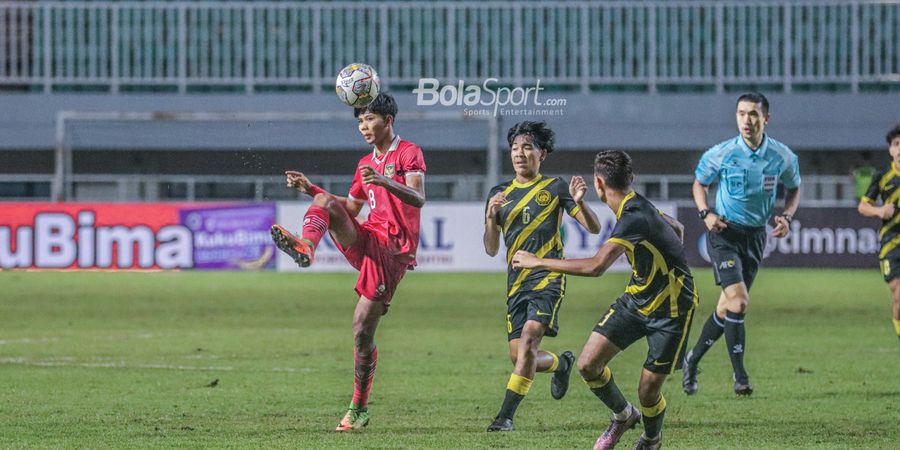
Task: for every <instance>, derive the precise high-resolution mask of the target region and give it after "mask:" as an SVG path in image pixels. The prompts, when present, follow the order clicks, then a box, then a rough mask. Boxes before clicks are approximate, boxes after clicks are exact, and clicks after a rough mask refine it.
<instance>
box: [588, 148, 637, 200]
mask: <svg viewBox="0 0 900 450" xmlns="http://www.w3.org/2000/svg"><path fill="white" fill-rule="evenodd" d="M594 175H597V176H599V177H600V178H603V182H605V183H606V185H607V186H609V187H611V188H613V189H615V190H617V191H622V192H624V191H627V190H628V189H629V188H630V187H631V182H632V181H634V172H633V171H632V170H631V157H630V156H628V153H625V152H623V151H621V150H604V151H602V152H600V153H597V156H596V157H594Z"/></svg>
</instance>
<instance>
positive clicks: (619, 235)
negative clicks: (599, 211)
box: [608, 192, 699, 317]
mask: <svg viewBox="0 0 900 450" xmlns="http://www.w3.org/2000/svg"><path fill="white" fill-rule="evenodd" d="M608 242H612V243H614V244H618V245H621V246H623V247H625V254H626V256H627V257H628V262H629V263H631V267H632V274H631V280H630V281H629V282H628V286H626V287H625V294H624V295H623V297H622V298H623V299H625V300H627V301H631V302H632V303H633V304H634V306H635V309H636V310H637V311H638V312H639V313H641V314H643V315H645V316H653V317H678V316H679V315H681V314H685V313H687V312H688V310H690V308H691V306H692V305H695V304H696V303H697V302H698V301H699V298H698V296H697V292H696V291H695V289H694V280H693V277H692V276H691V269H690V268H689V267H688V265H687V261H686V260H685V257H684V246H683V245H682V244H681V240H680V239H679V238H678V235H677V234H675V230H673V229H672V227H671V226H670V225H669V223H668V222H666V220H665V219H663V217H662V212H660V211H659V210H658V209H657V208H656V206H654V205H653V203H650V201H649V200H647V199H646V198H644V197H643V196H641V195H638V194H637V193H635V192H630V193H629V194H628V195H627V196H625V199H624V200H623V201H622V204H621V205H619V210H618V211H616V226H615V228H613V231H612V235H611V237H610V238H609V241H608Z"/></svg>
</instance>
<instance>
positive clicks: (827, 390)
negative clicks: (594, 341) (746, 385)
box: [0, 269, 900, 449]
mask: <svg viewBox="0 0 900 450" xmlns="http://www.w3.org/2000/svg"><path fill="white" fill-rule="evenodd" d="M696 278H697V280H698V284H699V286H700V288H701V306H700V310H699V311H698V313H697V315H696V319H695V321H694V328H693V331H692V334H691V338H690V339H691V343H692V344H693V343H694V341H695V340H696V337H697V335H698V334H699V330H700V327H701V326H702V323H703V321H704V320H705V319H706V317H707V316H708V314H709V312H710V311H711V309H712V307H713V305H714V304H715V299H716V298H717V295H718V293H717V289H716V287H715V286H714V285H713V283H712V275H711V273H710V272H709V271H708V270H699V271H697V272H696ZM354 280H355V276H354V275H352V274H334V275H332V274H328V275H326V274H275V273H47V272H45V273H25V272H12V273H11V272H5V273H0V286H2V289H0V447H2V448H22V447H42V448H43V447H55V448H148V447H151V448H152V447H158V448H172V447H179V448H201V447H202V448H206V447H230V448H272V447H274V448H410V449H418V448H454V449H456V448H590V446H591V445H592V444H593V442H594V440H595V439H596V437H597V435H598V433H599V432H600V431H602V429H603V428H605V426H606V424H607V420H608V413H607V411H606V410H605V409H604V408H603V407H602V404H601V403H600V402H599V401H598V400H597V399H596V398H595V397H594V396H593V395H592V394H591V393H590V391H588V389H587V388H586V387H585V386H584V384H583V383H581V382H580V381H579V380H578V379H577V375H576V376H574V377H573V380H572V381H573V383H572V388H571V389H570V391H569V395H568V396H567V397H566V398H565V399H563V400H562V401H555V400H553V399H552V398H551V397H550V393H549V376H548V375H546V374H539V375H538V377H537V379H536V380H535V384H534V387H533V388H532V391H531V394H530V395H529V396H528V397H527V398H526V399H525V401H524V402H523V403H522V406H521V407H520V409H519V414H518V416H517V418H516V427H517V431H515V432H513V433H505V434H490V435H489V434H486V433H485V432H484V428H485V427H486V426H487V425H488V423H489V422H490V419H491V418H492V417H493V415H494V414H495V413H496V411H497V409H498V408H499V406H500V402H501V400H502V397H503V393H504V389H505V386H506V381H507V379H508V377H509V371H510V368H511V367H510V363H509V360H508V358H507V356H506V335H505V327H506V323H505V312H506V310H505V302H504V296H503V292H504V289H503V287H504V282H505V277H504V275H502V274H489V275H485V274H424V273H410V274H409V275H408V276H407V278H406V279H405V280H404V282H403V284H402V285H401V286H400V289H399V290H398V294H397V296H396V297H395V299H394V303H393V306H392V307H391V312H390V314H388V315H387V316H386V317H385V319H384V320H383V321H382V324H381V327H380V329H379V332H378V335H377V339H376V341H377V343H378V345H379V353H380V359H379V361H378V371H377V374H376V376H375V385H374V389H373V394H372V402H371V406H370V411H371V412H372V415H373V418H372V422H371V424H370V425H369V427H368V429H366V430H365V431H364V432H362V433H354V434H336V433H334V432H332V431H331V430H332V429H333V428H334V426H335V425H336V424H337V422H338V420H339V419H340V417H341V415H342V413H343V412H344V411H345V409H346V406H347V404H348V403H349V400H350V396H351V394H352V376H353V375H352V373H353V371H352V364H353V354H352V338H351V335H350V320H351V314H352V311H353V308H354V306H355V300H356V299H355V298H354V294H353V292H352V285H353V282H354ZM625 282H626V275H625V274H610V275H608V276H605V277H603V278H601V279H576V278H574V277H573V278H571V279H570V283H569V291H568V295H567V298H566V300H565V303H564V304H563V307H562V312H561V330H560V336H559V337H558V338H555V339H547V340H545V345H544V348H547V349H549V350H565V349H572V350H575V351H576V353H577V352H579V351H580V350H581V346H582V345H583V343H584V341H585V340H586V338H587V337H588V335H589V333H590V330H591V328H592V326H593V324H594V323H595V321H596V320H597V319H598V318H599V317H600V315H602V313H604V312H605V311H606V307H607V305H609V303H611V302H612V301H613V300H614V299H615V298H616V297H617V295H618V294H619V293H620V292H621V291H622V289H623V286H624V284H625ZM748 337H749V339H748V353H747V355H748V363H747V365H748V368H749V371H750V374H751V376H752V381H753V383H754V385H755V387H756V393H754V395H753V397H752V398H749V399H738V398H736V397H735V396H734V395H733V393H732V392H731V379H730V376H731V374H730V365H729V363H728V359H727V356H726V354H725V350H724V343H718V344H716V347H714V348H713V349H712V350H711V352H710V354H709V355H708V356H707V357H706V359H705V360H704V363H703V365H702V369H703V373H702V374H701V375H700V392H699V393H698V394H697V395H696V396H694V397H691V398H688V397H686V396H685V395H684V394H683V393H682V392H681V379H680V372H679V373H678V374H676V376H673V378H672V379H670V381H669V383H667V385H666V387H665V395H666V397H667V399H668V404H669V408H668V410H667V415H666V425H665V429H664V435H663V436H664V447H665V448H683V449H700V448H721V449H737V448H773V449H785V448H790V449H799V448H853V449H858V448H885V449H887V448H897V445H898V442H900V426H898V424H900V407H898V406H897V405H898V404H900V383H898V379H900V378H898V376H900V342H898V339H897V337H896V336H895V335H894V332H893V329H892V327H891V322H890V300H889V294H888V291H887V288H886V286H885V285H884V283H883V282H882V281H881V279H880V277H879V275H878V272H877V271H875V270H869V271H855V270H840V271H836V270H778V269H764V270H763V271H762V273H761V274H760V277H759V278H758V282H757V285H756V286H755V287H754V291H753V294H752V299H751V305H750V314H749V316H748ZM645 351H646V345H645V344H643V343H639V344H636V345H635V346H633V347H631V348H629V349H628V350H627V351H626V352H625V353H623V354H622V355H620V356H619V357H618V358H617V359H616V360H615V361H614V362H613V363H612V364H611V367H612V369H613V371H614V373H615V374H616V379H617V381H618V384H619V386H620V387H622V389H623V391H625V393H626V397H627V398H628V399H629V400H630V401H632V402H634V401H636V397H637V395H636V389H637V378H638V374H639V371H640V364H641V362H642V361H643V358H644V352H645ZM214 380H218V382H217V383H213V382H214ZM213 384H215V385H214V386H213ZM638 434H639V431H637V430H635V431H630V432H629V433H628V434H626V435H625V438H624V439H623V442H622V443H620V447H622V448H631V444H632V443H633V442H634V441H635V440H636V439H637V437H638Z"/></svg>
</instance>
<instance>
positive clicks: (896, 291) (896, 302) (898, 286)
mask: <svg viewBox="0 0 900 450" xmlns="http://www.w3.org/2000/svg"><path fill="white" fill-rule="evenodd" d="M888 286H890V288H891V300H892V304H891V307H892V308H891V309H892V312H893V313H894V315H893V318H894V331H896V332H897V337H898V338H900V278H894V279H893V280H891V281H890V283H888Z"/></svg>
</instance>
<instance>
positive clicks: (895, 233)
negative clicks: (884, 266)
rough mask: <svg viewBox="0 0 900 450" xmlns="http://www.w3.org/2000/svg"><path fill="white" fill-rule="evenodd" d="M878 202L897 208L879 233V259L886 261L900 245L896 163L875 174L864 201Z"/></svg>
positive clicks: (899, 185)
mask: <svg viewBox="0 0 900 450" xmlns="http://www.w3.org/2000/svg"><path fill="white" fill-rule="evenodd" d="M878 200H881V203H882V204H883V205H886V204H888V203H890V204H893V205H894V206H896V207H897V208H896V209H895V210H894V216H893V217H891V218H890V219H888V220H883V221H882V223H881V229H880V230H879V231H878V236H879V237H880V238H881V251H880V252H879V253H878V258H879V259H884V258H886V257H887V256H888V254H889V253H891V252H894V251H895V250H896V249H897V245H898V244H900V171H898V170H897V168H896V167H894V163H891V165H890V167H889V168H888V169H887V170H879V171H878V172H876V173H875V176H874V177H872V183H871V184H870V185H869V189H867V190H866V195H865V197H863V198H862V201H864V202H867V203H876V202H877V201H878ZM891 256H900V255H896V254H895V255H891Z"/></svg>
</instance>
